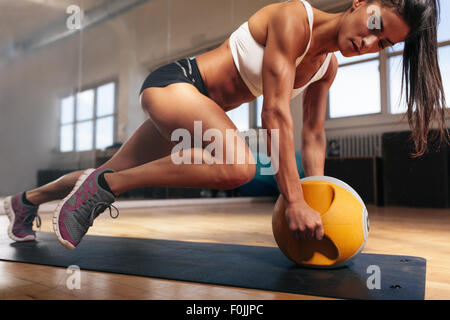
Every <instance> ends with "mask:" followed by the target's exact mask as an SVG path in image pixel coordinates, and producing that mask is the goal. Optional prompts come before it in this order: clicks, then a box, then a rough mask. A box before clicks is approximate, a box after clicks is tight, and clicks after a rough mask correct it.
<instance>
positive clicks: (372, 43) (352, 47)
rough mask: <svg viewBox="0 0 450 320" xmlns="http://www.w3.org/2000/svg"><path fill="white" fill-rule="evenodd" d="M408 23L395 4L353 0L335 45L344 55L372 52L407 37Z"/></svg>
mask: <svg viewBox="0 0 450 320" xmlns="http://www.w3.org/2000/svg"><path fill="white" fill-rule="evenodd" d="M409 31H410V27H409V26H408V24H407V23H406V22H405V21H404V20H403V18H402V17H401V16H400V15H399V14H398V13H397V12H396V11H395V9H394V8H390V7H385V6H383V5H381V4H380V3H379V2H378V1H375V2H372V3H368V2H367V1H366V0H354V1H353V5H352V8H351V9H350V14H348V15H347V16H346V17H345V18H344V19H343V21H342V24H341V28H340V30H339V38H338V45H339V50H340V51H341V53H342V55H343V56H344V57H352V56H357V55H362V54H366V53H375V52H378V51H381V50H382V49H384V48H386V47H389V46H392V45H394V44H396V43H398V42H402V41H404V40H405V39H406V37H407V36H408V34H409Z"/></svg>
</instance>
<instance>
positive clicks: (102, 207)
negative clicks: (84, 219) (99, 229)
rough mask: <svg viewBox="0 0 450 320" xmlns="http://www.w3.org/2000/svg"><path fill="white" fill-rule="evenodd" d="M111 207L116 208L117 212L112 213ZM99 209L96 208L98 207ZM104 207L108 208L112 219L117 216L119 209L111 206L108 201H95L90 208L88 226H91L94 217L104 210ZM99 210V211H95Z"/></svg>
mask: <svg viewBox="0 0 450 320" xmlns="http://www.w3.org/2000/svg"><path fill="white" fill-rule="evenodd" d="M111 207H112V208H114V209H116V212H117V214H116V215H113V213H112V210H111ZM99 208H100V210H97V209H99ZM106 209H109V216H110V217H111V218H113V219H117V217H118V216H119V209H117V208H116V207H115V206H113V205H112V204H110V203H107V202H97V203H96V204H95V205H94V207H93V208H92V210H91V214H90V215H89V226H92V225H93V224H94V219H95V218H96V217H97V216H98V215H99V213H100V212H103V211H105V210H106ZM97 212H99V213H97Z"/></svg>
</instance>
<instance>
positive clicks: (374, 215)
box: [0, 203, 450, 300]
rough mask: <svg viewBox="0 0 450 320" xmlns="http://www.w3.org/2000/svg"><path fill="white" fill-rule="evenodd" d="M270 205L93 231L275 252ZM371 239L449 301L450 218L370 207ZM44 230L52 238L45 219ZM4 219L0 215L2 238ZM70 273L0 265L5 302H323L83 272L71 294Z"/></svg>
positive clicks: (149, 214) (122, 222) (194, 212)
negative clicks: (406, 258)
mask: <svg viewBox="0 0 450 320" xmlns="http://www.w3.org/2000/svg"><path fill="white" fill-rule="evenodd" d="M272 207H273V204H271V203H246V204H220V205H217V204H215V205H201V206H180V207H164V208H147V209H133V210H131V209H127V210H121V212H120V217H119V218H118V219H117V220H112V219H111V218H109V216H108V214H106V213H105V214H103V215H101V216H100V217H99V218H97V220H96V221H95V225H94V226H93V227H92V228H91V229H90V230H89V234H92V235H114V236H127V237H140V238H153V239H166V240H182V241H198V242H217V243H231V244H247V245H258V246H276V244H275V242H274V239H273V236H272V230H271V210H272ZM368 211H369V216H370V236H369V240H368V242H367V245H366V247H365V249H364V251H363V252H366V253H380V254H398V255H411V256H419V257H423V258H425V259H427V275H426V279H427V283H426V293H425V294H426V299H450V212H448V210H443V209H418V208H399V207H391V208H382V207H376V206H368ZM40 214H41V217H42V227H41V231H52V228H51V214H50V213H42V212H41V213H40ZM7 225H8V221H7V218H6V217H5V216H0V230H1V231H0V232H6V231H5V230H6V226H7ZM68 276H69V275H68V274H67V273H66V269H64V268H56V267H46V266H37V265H30V264H22V263H13V262H4V261H0V299H169V300H172V299H188V300H189V299H199V300H215V299H238V300H241V299H242V300H245V299H255V300H257V299H265V300H266V299H267V300H270V299H283V300H289V299H321V298H318V297H310V296H302V295H296V294H286V293H279V292H268V291H260V290H249V289H241V288H233V287H223V286H216V285H204V284H193V283H187V282H180V281H168V280H159V279H151V278H144V277H136V276H126V275H115V274H106V273H99V272H89V271H82V273H81V289H80V290H69V289H67V287H66V280H67V278H68Z"/></svg>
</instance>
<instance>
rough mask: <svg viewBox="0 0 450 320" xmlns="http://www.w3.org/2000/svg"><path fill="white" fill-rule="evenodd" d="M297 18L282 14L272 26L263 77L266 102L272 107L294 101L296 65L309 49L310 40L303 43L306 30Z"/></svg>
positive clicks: (271, 21)
mask: <svg viewBox="0 0 450 320" xmlns="http://www.w3.org/2000/svg"><path fill="white" fill-rule="evenodd" d="M293 17H294V16H293V15H292V14H288V13H287V12H283V10H282V11H281V12H279V13H277V14H275V15H274V16H273V17H272V18H271V19H270V20H269V22H268V26H267V40H266V47H265V50H264V58H263V67H262V77H263V94H264V99H265V100H266V101H267V102H268V103H269V104H274V103H288V102H289V101H290V98H291V95H292V89H293V87H294V81H295V72H296V65H295V62H296V59H297V57H298V56H300V55H301V52H302V50H303V49H304V47H306V46H307V41H306V40H305V41H299V34H302V33H305V32H304V26H303V25H302V24H301V23H299V22H298V21H295V19H293ZM300 38H301V37H300ZM303 42H305V43H303Z"/></svg>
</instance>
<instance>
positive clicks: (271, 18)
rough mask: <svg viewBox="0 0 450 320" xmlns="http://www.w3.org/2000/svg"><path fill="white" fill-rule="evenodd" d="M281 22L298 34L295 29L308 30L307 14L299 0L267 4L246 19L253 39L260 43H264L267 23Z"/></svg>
mask: <svg viewBox="0 0 450 320" xmlns="http://www.w3.org/2000/svg"><path fill="white" fill-rule="evenodd" d="M280 21H282V22H283V24H282V25H283V26H286V27H287V28H289V29H292V30H287V31H292V32H294V34H297V35H298V34H299V33H297V32H296V31H300V30H309V27H308V25H309V21H308V14H307V12H306V9H305V6H304V5H303V3H301V1H300V0H291V1H285V2H281V3H273V4H270V5H267V6H265V7H263V8H261V9H260V10H258V11H257V12H255V14H253V15H252V16H251V17H250V18H249V19H248V25H249V29H250V32H251V33H252V35H253V37H254V39H255V40H256V41H257V42H258V43H260V44H261V45H263V46H265V45H266V40H267V31H268V27H269V25H271V24H272V25H273V24H278V25H279V22H280Z"/></svg>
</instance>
